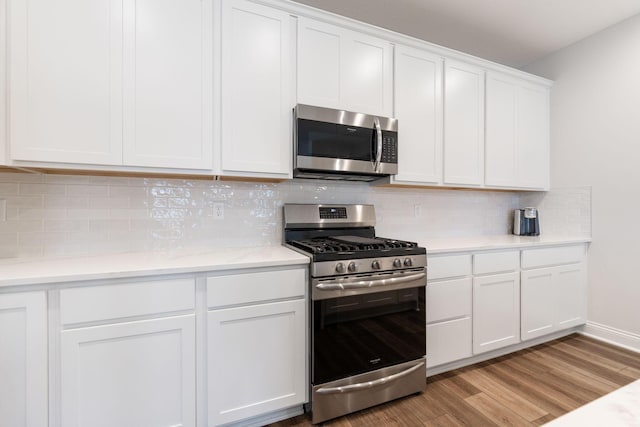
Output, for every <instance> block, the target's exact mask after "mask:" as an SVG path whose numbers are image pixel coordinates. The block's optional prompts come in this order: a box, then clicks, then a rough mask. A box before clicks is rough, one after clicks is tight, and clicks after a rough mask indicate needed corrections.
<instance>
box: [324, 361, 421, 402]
mask: <svg viewBox="0 0 640 427" xmlns="http://www.w3.org/2000/svg"><path fill="white" fill-rule="evenodd" d="M423 366H424V362H420V363H418V364H417V365H415V366H412V367H410V368H409V369H407V370H404V371H402V372H398V373H397V374H393V375H389V376H388V377H384V378H380V379H377V380H373V381H367V382H364V383H358V384H349V385H345V386H342V387H322V388H319V389H318V390H316V393H318V394H338V393H350V392H352V391H360V390H366V389H369V388H373V387H377V386H379V385H383V384H386V383H389V382H392V381H395V380H397V379H399V378H402V377H405V376H407V375H409V374H411V373H412V372H415V371H417V370H418V369H420V368H421V367H423Z"/></svg>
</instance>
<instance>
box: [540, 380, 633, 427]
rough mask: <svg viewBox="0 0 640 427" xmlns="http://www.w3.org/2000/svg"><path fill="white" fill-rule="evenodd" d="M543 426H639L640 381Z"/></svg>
mask: <svg viewBox="0 0 640 427" xmlns="http://www.w3.org/2000/svg"><path fill="white" fill-rule="evenodd" d="M545 426H546V427H602V426H625V427H628V426H640V380H637V381H635V382H632V383H631V384H628V385H626V386H624V387H622V388H620V389H618V390H615V391H612V392H611V393H609V394H607V395H605V396H602V397H601V398H599V399H596V400H594V401H593V402H590V403H587V404H586V405H584V406H581V407H579V408H578V409H576V410H575V411H571V412H569V413H568V414H565V415H563V416H561V417H559V418H556V419H555V420H553V421H551V422H550V423H547V424H545Z"/></svg>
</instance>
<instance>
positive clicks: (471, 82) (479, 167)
mask: <svg viewBox="0 0 640 427" xmlns="http://www.w3.org/2000/svg"><path fill="white" fill-rule="evenodd" d="M444 69H445V71H444V183H445V184H452V185H468V186H480V185H482V184H483V181H484V179H483V178H484V170H483V165H484V71H483V70H482V69H481V68H480V67H476V66H473V65H470V64H465V63H463V62H457V61H453V60H445V67H444ZM399 125H400V126H402V124H401V123H399Z"/></svg>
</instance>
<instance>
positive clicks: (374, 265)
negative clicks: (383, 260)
mask: <svg viewBox="0 0 640 427" xmlns="http://www.w3.org/2000/svg"><path fill="white" fill-rule="evenodd" d="M371 268H373V269H374V270H380V261H378V260H377V259H376V260H373V261H372V262H371Z"/></svg>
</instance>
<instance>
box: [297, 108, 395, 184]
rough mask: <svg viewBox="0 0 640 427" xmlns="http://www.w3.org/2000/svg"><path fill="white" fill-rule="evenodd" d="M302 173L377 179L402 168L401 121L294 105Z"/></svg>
mask: <svg viewBox="0 0 640 427" xmlns="http://www.w3.org/2000/svg"><path fill="white" fill-rule="evenodd" d="M294 152H295V153H294V170H293V176H294V177H298V178H318V179H333V180H349V181H374V180H377V179H380V178H384V177H388V176H389V175H394V174H396V173H398V121H397V120H396V119H392V118H386V117H376V116H370V115H367V114H361V113H354V112H350V111H343V110H332V109H329V108H322V107H314V106H310V105H303V104H298V105H297V106H296V107H295V109H294Z"/></svg>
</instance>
